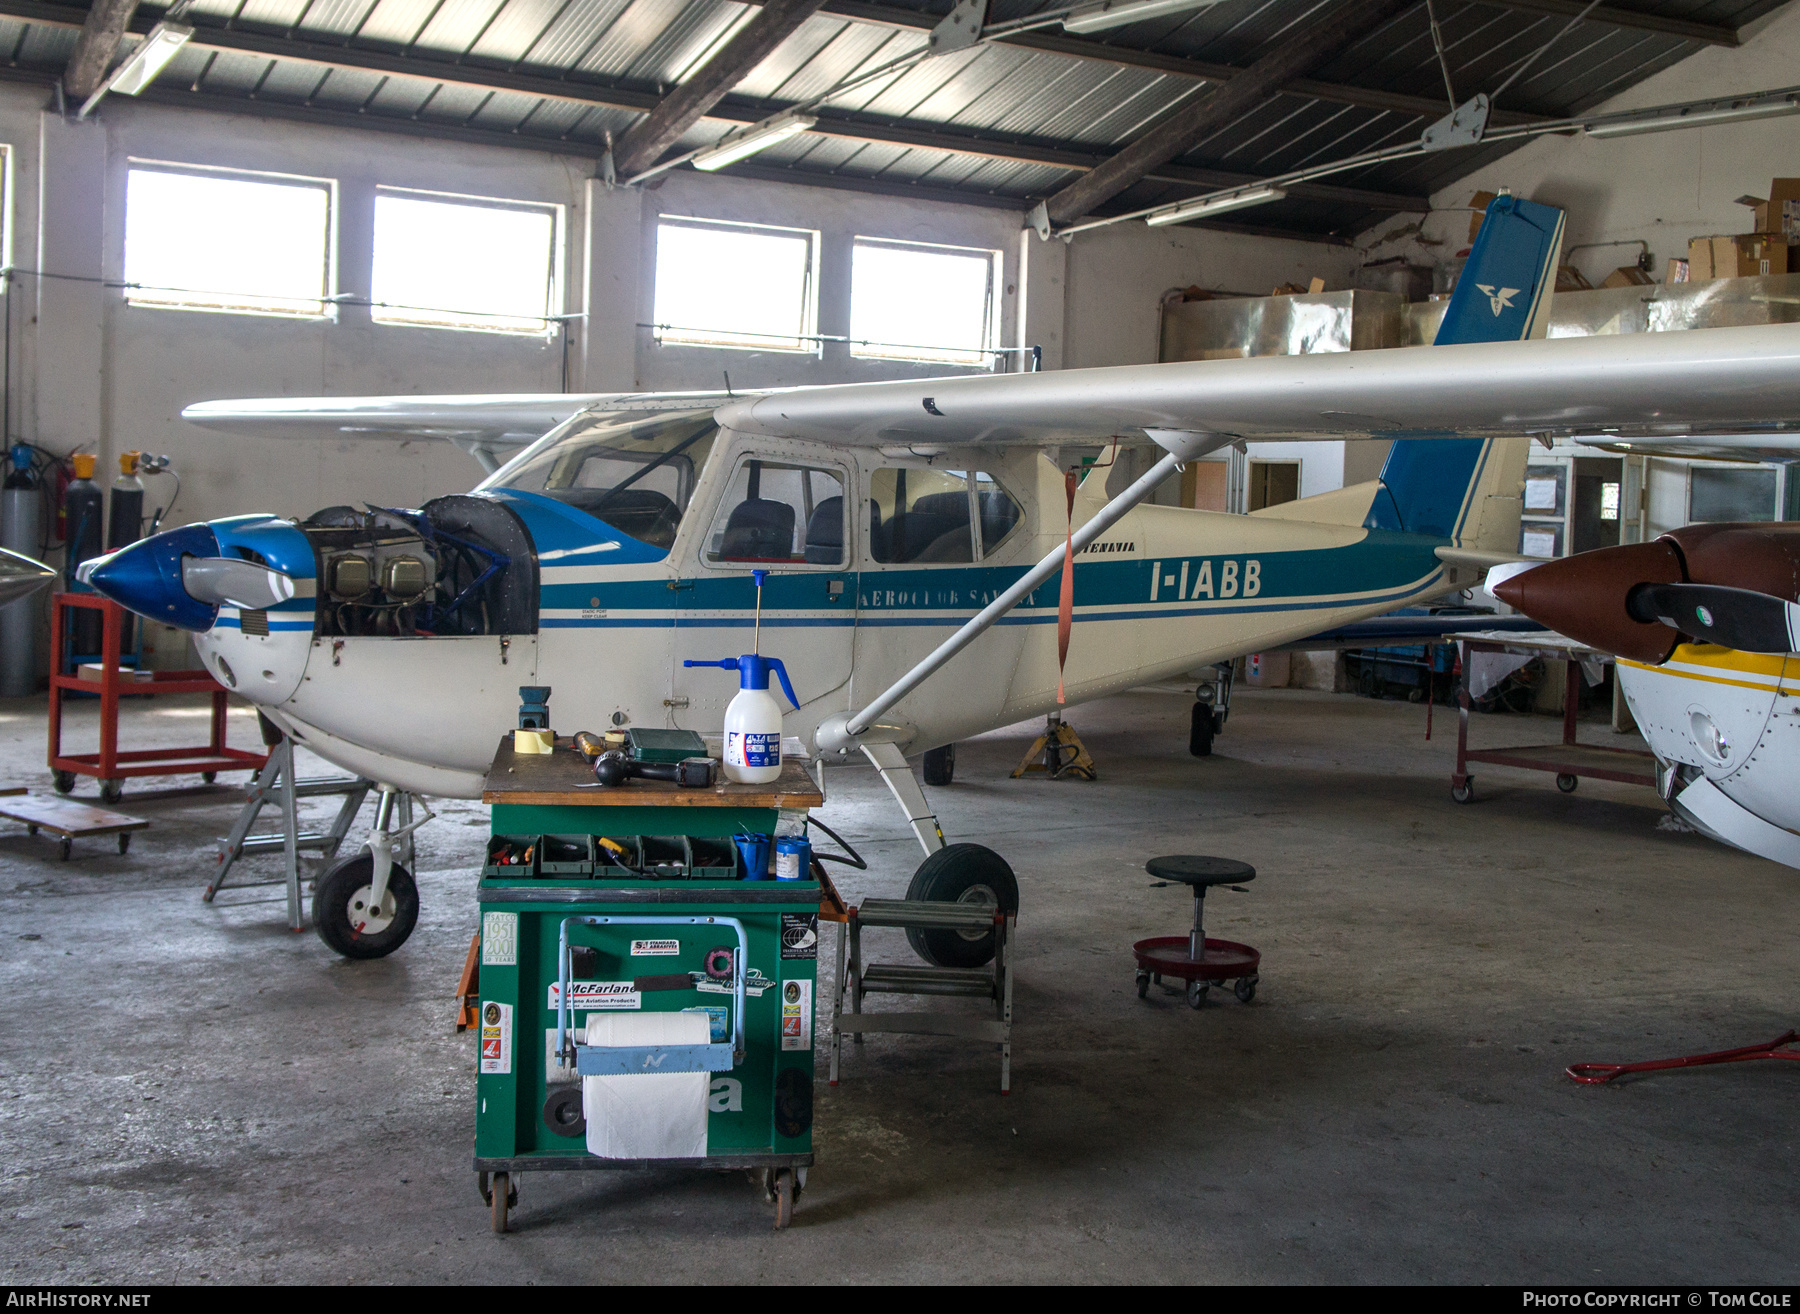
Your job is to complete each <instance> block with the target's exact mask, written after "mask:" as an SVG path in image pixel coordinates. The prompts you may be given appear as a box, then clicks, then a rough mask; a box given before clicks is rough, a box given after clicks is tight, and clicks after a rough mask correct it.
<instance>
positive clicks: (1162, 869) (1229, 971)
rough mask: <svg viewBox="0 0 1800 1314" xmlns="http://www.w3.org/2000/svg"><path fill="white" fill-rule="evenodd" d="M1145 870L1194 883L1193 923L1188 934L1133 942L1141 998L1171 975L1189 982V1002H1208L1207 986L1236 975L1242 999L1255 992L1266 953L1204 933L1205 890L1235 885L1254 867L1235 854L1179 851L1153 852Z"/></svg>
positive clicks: (1247, 877) (1251, 873)
mask: <svg viewBox="0 0 1800 1314" xmlns="http://www.w3.org/2000/svg"><path fill="white" fill-rule="evenodd" d="M1144 870H1145V871H1147V872H1149V873H1150V874H1151V875H1152V876H1154V877H1156V878H1157V879H1158V880H1161V881H1167V882H1169V883H1171V884H1181V885H1191V886H1193V888H1194V929H1193V930H1192V931H1190V932H1188V934H1186V935H1159V936H1155V937H1153V938H1151V939H1149V940H1139V941H1138V942H1137V943H1136V944H1134V945H1132V946H1131V952H1132V955H1133V956H1134V957H1135V958H1136V959H1137V989H1138V998H1139V999H1142V998H1144V996H1145V995H1147V994H1148V993H1149V991H1150V983H1151V982H1152V981H1154V982H1156V983H1157V984H1158V985H1161V984H1162V979H1163V978H1164V977H1165V976H1166V977H1170V978H1172V979H1173V980H1176V981H1185V982H1187V1001H1188V1006H1189V1007H1190V1008H1199V1007H1200V1006H1201V1005H1202V1004H1204V1003H1205V1002H1206V992H1207V990H1208V989H1210V988H1211V987H1213V986H1215V985H1221V986H1222V985H1224V984H1225V983H1226V982H1227V981H1233V980H1235V981H1236V983H1237V984H1236V987H1235V990H1234V993H1235V994H1236V995H1237V997H1238V998H1239V999H1240V1000H1242V1001H1243V1002H1244V1003H1246V1004H1247V1003H1249V1002H1250V1001H1251V1000H1252V999H1254V998H1255V997H1256V981H1257V976H1256V969H1257V966H1258V965H1259V964H1260V963H1261V962H1262V954H1261V953H1259V952H1257V951H1256V950H1255V949H1252V948H1251V947H1250V946H1249V945H1247V944H1239V943H1238V942H1237V941H1235V940H1209V939H1207V938H1206V917H1205V912H1206V891H1207V889H1208V888H1209V887H1211V886H1214V885H1230V886H1237V885H1239V884H1241V883H1242V882H1244V881H1253V880H1255V879H1256V868H1254V867H1252V866H1251V865H1250V864H1249V863H1246V862H1237V861H1234V860H1233V859H1231V858H1203V857H1199V856H1197V855H1194V854H1186V853H1177V854H1171V855H1169V856H1168V857H1164V858H1152V859H1150V861H1149V862H1147V863H1145V864H1144Z"/></svg>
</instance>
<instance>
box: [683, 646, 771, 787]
mask: <svg viewBox="0 0 1800 1314" xmlns="http://www.w3.org/2000/svg"><path fill="white" fill-rule="evenodd" d="M682 665H683V666H721V667H723V668H725V669H726V670H728V671H731V670H735V671H736V672H737V673H738V694H737V697H736V698H733V699H732V700H731V704H730V706H728V707H727V708H726V709H725V778H726V779H727V780H731V781H734V782H736V783H737V784H740V785H766V784H768V783H769V782H770V781H772V780H775V779H776V778H778V777H779V776H780V775H781V715H782V713H781V704H780V703H778V702H776V701H775V696H774V695H773V694H771V693H770V692H769V673H770V672H771V671H773V672H774V673H775V675H776V676H777V677H779V678H780V680H781V691H782V692H783V693H785V694H786V695H787V696H788V701H789V702H791V703H792V704H793V705H794V706H795V707H798V706H800V700H799V699H798V698H796V697H794V686H793V685H791V684H789V683H788V675H787V667H785V666H783V665H782V664H781V658H779V657H763V656H760V655H759V654H757V653H753V652H747V653H745V654H744V655H743V656H741V657H724V658H721V659H720V660H718V661H714V662H696V661H684V662H682Z"/></svg>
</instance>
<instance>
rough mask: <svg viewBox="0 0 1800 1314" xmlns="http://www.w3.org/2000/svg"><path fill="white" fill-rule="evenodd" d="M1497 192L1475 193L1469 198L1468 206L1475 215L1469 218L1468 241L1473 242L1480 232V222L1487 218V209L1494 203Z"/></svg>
mask: <svg viewBox="0 0 1800 1314" xmlns="http://www.w3.org/2000/svg"><path fill="white" fill-rule="evenodd" d="M1497 195H1499V193H1497V192H1476V193H1475V195H1473V196H1471V197H1470V198H1469V206H1470V208H1472V209H1473V210H1474V211H1475V213H1474V214H1472V215H1470V216H1469V241H1471V242H1473V241H1474V240H1475V234H1477V233H1479V232H1480V231H1481V221H1482V220H1483V219H1485V218H1487V208H1488V206H1490V205H1492V204H1493V203H1494V197H1495V196H1497Z"/></svg>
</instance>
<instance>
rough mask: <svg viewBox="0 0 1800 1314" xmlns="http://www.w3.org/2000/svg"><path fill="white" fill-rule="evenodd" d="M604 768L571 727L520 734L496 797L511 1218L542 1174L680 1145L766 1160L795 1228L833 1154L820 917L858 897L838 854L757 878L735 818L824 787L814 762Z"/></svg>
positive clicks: (756, 817)
mask: <svg viewBox="0 0 1800 1314" xmlns="http://www.w3.org/2000/svg"><path fill="white" fill-rule="evenodd" d="M592 781H593V775H592V773H591V771H590V770H589V769H588V766H587V764H586V762H585V761H584V760H583V759H582V757H581V755H580V754H578V753H577V752H575V751H574V749H573V748H572V747H571V746H570V745H569V742H568V741H567V740H566V739H561V738H559V739H558V740H557V742H556V749H555V751H554V752H552V753H549V754H529V753H527V754H515V753H514V752H513V748H512V739H511V737H510V736H508V738H507V739H506V740H504V741H503V742H502V744H501V746H500V751H499V752H498V753H497V754H496V755H495V757H494V762H493V766H492V768H491V769H490V771H489V773H488V787H487V792H486V793H484V794H483V795H482V800H483V801H484V802H486V803H489V804H491V805H492V809H493V817H492V826H491V832H492V833H491V835H490V838H489V842H488V857H487V862H486V865H485V866H484V867H483V869H482V879H481V884H480V903H481V959H480V973H479V993H480V1009H479V1015H480V1022H479V1037H480V1060H479V1068H478V1074H477V1078H476V1115H475V1171H476V1173H477V1174H478V1175H479V1176H478V1181H479V1185H480V1189H481V1193H482V1197H483V1199H485V1200H486V1201H487V1202H488V1204H489V1205H490V1206H491V1208H492V1210H493V1222H494V1230H495V1231H496V1232H504V1231H505V1230H506V1226H507V1213H508V1210H509V1209H510V1208H511V1206H512V1205H513V1204H514V1203H516V1201H517V1199H518V1176H519V1174H520V1173H525V1172H535V1171H545V1170H579V1169H609V1168H645V1167H649V1166H651V1165H652V1164H660V1163H685V1164H689V1165H691V1166H693V1167H696V1168H714V1169H730V1168H741V1169H745V1170H748V1171H749V1172H750V1173H751V1174H752V1177H753V1179H754V1180H757V1181H759V1182H760V1183H761V1185H762V1186H763V1189H764V1191H765V1192H766V1194H767V1196H768V1197H769V1198H770V1199H772V1200H773V1202H774V1203H775V1206H776V1226H777V1227H784V1226H786V1225H787V1222H788V1220H789V1218H790V1217H791V1215H792V1211H793V1203H794V1197H795V1196H796V1195H797V1194H798V1192H799V1188H800V1187H801V1186H802V1185H803V1184H804V1181H805V1170H806V1168H807V1167H808V1166H809V1165H810V1164H811V1163H812V1087H813V1013H814V1010H815V1003H816V998H815V990H814V986H815V975H816V973H815V969H816V967H817V956H818V920H819V913H820V910H821V903H822V902H823V903H824V905H825V908H826V915H827V916H828V917H829V916H831V909H833V908H834V907H836V906H838V901H837V897H836V894H835V892H834V891H832V890H831V887H830V882H829V881H828V880H826V879H825V878H824V875H823V872H822V871H820V870H819V868H818V867H817V865H816V864H815V865H814V867H813V875H814V876H815V877H816V878H817V879H814V880H807V881H775V880H769V879H747V875H748V873H747V872H746V870H745V865H744V863H743V861H742V860H741V859H740V858H739V856H738V846H737V845H736V843H735V842H734V837H735V836H738V835H761V836H765V837H768V836H772V835H773V834H774V833H775V830H776V825H777V821H778V819H779V818H780V817H781V816H782V814H783V813H787V814H789V815H790V817H791V816H792V815H793V814H795V813H800V814H804V812H805V811H806V810H808V809H810V808H814V807H817V806H819V805H820V804H822V803H823V802H824V796H823V795H822V794H821V793H820V792H819V789H818V787H817V786H816V785H815V784H814V783H813V781H812V780H811V779H810V778H809V777H808V776H807V774H806V772H805V771H804V770H802V769H801V768H800V766H799V765H798V764H797V763H794V762H792V761H790V762H788V763H787V764H786V765H785V767H784V770H783V772H782V775H781V778H780V779H779V780H777V781H775V782H774V783H773V784H768V785H734V784H728V783H721V784H718V785H715V786H712V787H711V788H706V789H685V788H681V787H679V786H677V785H674V784H671V783H665V782H661V781H646V780H634V781H632V782H631V783H629V784H626V785H623V786H619V787H617V788H595V787H593V786H592V784H591V782H592ZM581 786H588V787H587V788H582V787H581ZM647 1083H648V1084H647ZM656 1083H661V1084H656ZM664 1092H667V1094H666V1095H665V1094H664ZM701 1100H704V1107H703V1108H702V1106H701V1104H700V1101H701ZM671 1110H673V1112H671ZM590 1120H592V1121H591V1122H590ZM633 1146H637V1147H643V1146H650V1147H652V1150H651V1152H647V1153H639V1152H637V1151H635V1150H633V1148H632V1147H633ZM671 1147H673V1148H671Z"/></svg>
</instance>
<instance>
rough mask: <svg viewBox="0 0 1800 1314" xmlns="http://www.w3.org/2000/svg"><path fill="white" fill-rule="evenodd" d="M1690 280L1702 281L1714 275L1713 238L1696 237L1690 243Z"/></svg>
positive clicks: (1688, 261)
mask: <svg viewBox="0 0 1800 1314" xmlns="http://www.w3.org/2000/svg"><path fill="white" fill-rule="evenodd" d="M1687 264H1688V282H1690V283H1701V282H1704V281H1706V280H1707V279H1709V278H1711V277H1713V267H1712V238H1710V237H1696V238H1695V239H1694V240H1693V241H1691V242H1689V243H1688V258H1687Z"/></svg>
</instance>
